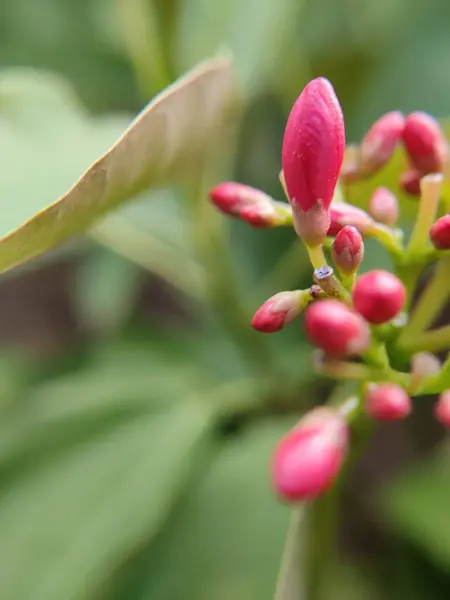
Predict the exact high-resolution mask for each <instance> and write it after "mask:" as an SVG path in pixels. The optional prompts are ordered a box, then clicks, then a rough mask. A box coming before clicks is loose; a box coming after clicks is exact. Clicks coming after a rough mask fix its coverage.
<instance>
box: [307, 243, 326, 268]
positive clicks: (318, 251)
mask: <svg viewBox="0 0 450 600" xmlns="http://www.w3.org/2000/svg"><path fill="white" fill-rule="evenodd" d="M306 249H307V250H308V255H309V260H310V261H311V264H312V266H313V267H314V269H319V268H320V267H325V266H326V265H327V259H326V258H325V254H324V253H323V248H322V246H306Z"/></svg>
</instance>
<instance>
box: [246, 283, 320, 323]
mask: <svg viewBox="0 0 450 600" xmlns="http://www.w3.org/2000/svg"><path fill="white" fill-rule="evenodd" d="M311 299H312V298H311V294H310V293H309V291H306V292H305V291H304V290H295V291H292V292H280V293H278V294H275V296H272V297H271V298H269V299H268V300H266V302H264V304H263V305H262V306H261V307H260V308H258V310H257V311H256V313H255V315H254V317H253V320H252V327H253V328H254V329H257V330H258V331H262V332H263V333H275V332H276V331H280V329H283V327H285V325H287V324H288V323H290V322H291V321H293V320H294V319H295V318H296V317H298V315H299V314H300V313H301V311H302V310H303V309H304V308H305V307H306V306H307V304H308V301H310V300H311Z"/></svg>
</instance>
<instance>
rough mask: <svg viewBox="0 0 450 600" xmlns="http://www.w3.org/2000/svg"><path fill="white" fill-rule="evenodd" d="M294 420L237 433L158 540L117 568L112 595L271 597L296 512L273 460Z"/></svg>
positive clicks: (196, 599)
mask: <svg viewBox="0 0 450 600" xmlns="http://www.w3.org/2000/svg"><path fill="white" fill-rule="evenodd" d="M291 424H292V419H290V420H286V419H285V420H281V421H265V422H261V423H258V424H254V425H251V426H249V427H248V428H247V429H246V430H244V431H242V432H241V433H239V434H238V436H237V437H235V436H231V437H230V439H229V441H228V442H226V444H225V445H224V446H223V448H222V449H221V450H220V451H219V454H218V456H217V459H216V460H215V461H214V463H213V464H212V465H211V467H210V469H209V471H208V473H206V474H205V476H204V478H203V479H202V481H200V482H199V483H198V485H197V486H196V488H194V489H191V490H190V492H189V493H188V494H187V495H186V497H185V498H184V501H183V503H182V504H180V506H179V508H178V511H177V512H176V514H175V515H174V517H173V519H172V520H171V521H170V523H169V524H168V526H167V528H166V529H165V530H164V533H162V534H161V536H160V537H159V539H158V541H157V543H155V544H154V545H153V546H152V547H150V548H149V549H148V550H147V551H146V552H144V553H142V555H141V556H138V557H136V558H135V559H134V560H133V561H131V563H130V564H129V565H126V566H125V567H124V569H123V570H122V572H119V575H118V577H117V579H116V580H114V585H113V587H112V591H111V595H110V596H108V598H111V599H113V598H114V600H119V599H120V600H122V599H123V600H125V599H126V600H131V599H133V600H134V599H136V600H137V599H142V600H144V599H145V600H147V599H148V600H150V598H151V599H152V600H174V599H175V598H183V600H191V599H192V600H219V599H220V600H225V599H229V598H233V600H248V599H249V598H258V599H259V600H265V599H267V600H269V599H270V600H271V599H272V598H273V592H274V589H275V582H276V575H277V569H278V564H279V560H280V556H281V552H282V548H283V538H284V536H285V532H286V529H287V525H288V519H289V512H290V511H289V509H287V508H286V507H284V506H282V505H281V504H279V503H278V502H277V500H276V499H275V498H274V496H273V494H272V493H271V490H270V485H269V481H268V472H267V464H268V460H269V455H270V452H271V451H272V448H273V446H274V444H275V443H276V441H277V440H278V438H279V437H280V436H281V435H282V434H283V433H284V432H285V431H286V429H287V428H288V427H289V426H290V425H291ZM174 569H175V572H176V576H174Z"/></svg>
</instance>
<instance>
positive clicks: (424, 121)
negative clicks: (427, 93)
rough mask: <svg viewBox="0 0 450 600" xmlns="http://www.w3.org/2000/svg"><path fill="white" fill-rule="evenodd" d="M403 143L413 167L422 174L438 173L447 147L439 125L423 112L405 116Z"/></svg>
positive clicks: (444, 159)
mask: <svg viewBox="0 0 450 600" xmlns="http://www.w3.org/2000/svg"><path fill="white" fill-rule="evenodd" d="M403 143H404V145H405V148H406V152H407V153H408V156H409V158H410V160H411V162H412V164H413V165H414V167H415V168H416V169H417V170H418V171H420V172H421V173H423V174H426V173H440V172H442V170H443V168H444V164H445V161H446V159H447V155H448V145H447V140H446V139H445V135H444V132H443V131H442V129H441V127H440V125H439V123H438V122H437V121H436V119H434V118H433V117H432V116H431V115H428V114H427V113H424V112H413V113H411V114H410V115H408V116H407V118H406V121H405V128H404V130H403Z"/></svg>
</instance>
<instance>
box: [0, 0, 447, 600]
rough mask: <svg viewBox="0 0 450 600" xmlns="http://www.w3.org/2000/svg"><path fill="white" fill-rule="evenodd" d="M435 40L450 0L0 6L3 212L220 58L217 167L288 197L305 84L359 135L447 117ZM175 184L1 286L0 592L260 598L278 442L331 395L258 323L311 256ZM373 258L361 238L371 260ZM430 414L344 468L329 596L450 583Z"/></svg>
mask: <svg viewBox="0 0 450 600" xmlns="http://www.w3.org/2000/svg"><path fill="white" fill-rule="evenodd" d="M449 31H450V3H448V1H447V0H433V1H431V2H430V0H380V1H379V2H377V3H374V2H364V1H363V0H334V1H332V0H314V1H312V0H309V1H308V0H303V1H302V0H276V1H275V0H227V1H225V0H16V1H15V2H11V1H8V0H1V1H0V63H1V64H0V66H1V68H2V71H1V73H0V85H2V84H3V85H4V88H3V92H2V94H0V156H1V158H2V160H1V170H0V192H1V201H2V217H1V218H2V219H3V222H4V225H5V227H6V228H7V226H8V223H17V222H20V220H22V219H23V218H25V216H27V215H28V214H29V213H30V210H31V212H33V211H34V210H37V209H38V208H42V199H43V198H46V199H47V201H48V202H50V201H52V200H54V199H55V198H56V197H57V196H58V195H59V194H61V193H62V192H64V191H65V190H66V189H67V188H68V187H69V186H70V185H71V184H72V183H73V182H74V181H75V179H76V178H77V177H78V176H79V175H80V174H81V173H82V172H83V170H84V169H85V168H87V167H88V166H89V164H90V163H91V162H92V161H93V160H94V159H96V158H97V157H98V156H99V155H100V154H101V153H102V152H104V151H106V150H107V148H108V147H109V146H110V145H111V144H112V143H113V142H114V141H115V140H116V139H117V138H118V137H119V136H120V135H121V134H122V132H123V131H124V129H125V128H126V126H127V125H128V123H129V122H130V120H131V118H132V117H133V116H134V115H135V114H136V113H137V112H138V111H139V110H140V109H141V108H142V107H143V106H144V105H145V104H146V103H147V102H148V101H149V100H150V99H151V98H152V97H153V96H154V95H155V94H156V93H158V92H159V91H160V90H161V89H163V88H164V87H165V86H167V85H168V84H169V83H171V82H172V81H173V80H175V79H176V78H177V77H178V76H179V75H181V74H182V73H184V72H185V71H186V70H187V69H189V68H191V67H193V66H194V65H195V64H196V63H198V62H199V61H201V60H203V59H205V58H208V57H211V56H214V55H215V54H216V53H217V52H219V51H231V52H232V55H233V58H234V62H235V69H236V74H237V79H238V82H239V89H240V97H241V105H242V111H241V113H240V115H239V117H238V116H236V128H235V129H236V130H235V131H234V132H233V134H232V135H230V139H229V140H228V139H226V140H222V139H218V140H217V141H216V145H217V147H216V148H215V149H216V150H217V149H219V154H220V159H221V160H220V164H219V165H218V166H216V167H215V170H214V173H211V174H210V175H209V179H208V181H209V182H210V183H216V182H217V181H219V180H220V178H232V179H236V180H239V181H241V182H244V183H248V184H251V185H255V186H257V187H260V188H261V189H264V190H265V191H267V192H269V193H271V194H273V195H274V196H275V197H280V196H281V189H280V186H279V183H278V177H277V176H278V172H279V170H280V163H281V160H280V149H281V139H282V135H283V127H284V123H285V120H286V117H287V114H288V112H289V109H290V107H291V105H292V103H293V102H294V100H295V99H296V97H297V95H298V94H299V93H300V91H301V89H302V87H303V86H304V85H305V83H306V82H307V81H308V80H309V79H310V78H312V77H315V76H318V75H324V76H326V77H328V78H329V79H330V80H331V81H332V83H333V84H334V86H335V88H336V91H337V93H338V95H339V97H340V99H341V101H342V105H343V109H344V113H345V117H346V125H347V136H348V140H349V141H357V140H359V139H360V138H361V136H362V135H363V133H364V132H365V131H366V130H367V129H368V127H369V126H370V124H371V122H372V121H373V120H374V119H376V118H377V117H378V116H379V115H380V114H382V113H383V112H385V111H387V110H391V109H401V110H404V111H409V110H413V109H422V110H427V111H429V112H432V113H433V114H435V115H436V116H439V117H444V116H448V115H449V114H450V78H449V77H448V73H449V72H450V35H449ZM8 85H10V86H13V87H14V89H15V94H16V96H15V97H16V98H19V101H15V102H14V103H13V105H11V103H9V102H8V93H7V91H8ZM37 89H38V90H40V91H39V93H38V94H37V93H36V90H37ZM17 90H18V91H17ZM222 145H223V148H222V147H221V146H222ZM204 192H206V189H205V190H204ZM192 195H195V194H191V196H192ZM197 195H198V194H197ZM187 196H188V195H187V194H186V191H185V190H180V189H179V188H175V187H173V188H172V187H167V188H164V189H158V190H152V191H150V192H148V193H145V194H143V195H141V196H140V197H139V198H137V199H136V200H135V202H133V203H132V204H130V205H128V206H127V207H126V208H124V209H121V210H119V211H117V212H116V213H114V214H112V215H111V216H108V217H107V218H105V219H104V220H103V221H102V222H100V223H99V224H98V225H97V227H96V228H94V229H93V230H92V231H91V232H89V234H88V235H86V236H85V237H83V238H82V239H77V240H75V241H74V242H71V243H69V244H66V245H65V246H64V247H62V248H60V249H58V250H57V251H54V252H52V253H49V254H48V255H46V256H44V257H43V258H40V259H38V260H35V261H33V262H32V263H30V264H28V265H26V266H24V267H21V268H19V269H16V270H15V271H13V272H11V273H8V274H7V275H5V276H3V278H2V280H1V281H0V343H1V349H2V350H1V360H0V417H1V419H0V597H1V598H4V599H5V600H94V599H95V600H100V599H101V600H106V599H108V600H109V599H111V600H191V599H192V600H225V599H229V598H233V600H250V599H254V598H258V599H259V600H266V599H267V600H270V599H271V598H273V593H274V589H275V582H276V578H277V572H278V569H279V564H280V560H281V554H282V549H283V544H284V538H285V535H286V530H287V524H288V520H289V510H288V508H286V507H284V506H281V505H280V504H279V503H278V502H277V501H276V500H275V498H274V496H273V494H272V491H271V489H270V485H269V478H268V474H267V471H268V467H267V465H268V461H269V457H270V453H271V450H272V448H273V446H274V444H275V443H276V441H277V439H278V438H279V437H280V436H281V435H282V434H283V432H284V431H286V429H287V428H288V427H289V426H290V425H291V424H292V423H294V422H295V420H296V419H297V418H298V416H299V415H300V414H301V412H302V411H303V410H304V409H305V407H307V406H310V405H312V404H314V403H317V402H320V401H322V400H323V399H324V398H325V396H326V394H327V393H328V391H329V384H328V383H327V382H324V381H321V380H320V381H319V380H317V379H315V378H314V377H313V375H312V373H311V368H310V364H309V347H308V346H307V344H306V342H305V341H304V339H303V336H302V333H301V328H300V327H299V326H298V324H297V325H293V326H292V327H291V328H289V329H288V330H287V331H284V332H282V333H280V334H277V335H275V336H263V335H261V334H257V333H255V332H253V331H251V329H250V326H249V320H250V317H251V314H252V311H254V310H256V308H257V307H258V306H259V305H260V304H261V303H262V302H263V301H264V300H265V299H266V298H267V297H268V296H270V295H272V294H274V293H276V292H277V291H280V290H282V289H289V288H293V287H295V286H304V285H308V284H309V280H310V272H309V267H308V264H307V262H306V260H305V256H304V254H303V252H302V250H301V249H300V248H299V247H298V246H297V245H295V237H294V234H293V232H291V231H289V230H283V231H278V230H276V231H272V232H265V231H263V232H262V231H254V230H250V229H249V228H247V227H246V226H244V225H243V224H241V223H235V222H229V221H226V220H225V219H222V218H221V217H220V216H219V215H217V214H216V213H215V212H214V211H213V210H212V209H211V207H209V206H208V203H207V200H206V193H205V194H200V196H201V197H196V198H192V197H190V198H189V197H187ZM362 201H364V199H362ZM411 205H412V203H411ZM386 264H388V262H387V257H385V256H384V255H383V254H382V253H381V252H380V251H379V249H378V248H377V247H372V246H371V245H368V248H367V254H366V259H365V262H364V268H365V269H369V268H371V267H373V266H375V265H380V266H382V265H386ZM268 337H269V339H268ZM430 415H431V403H430V402H426V400H424V401H421V404H420V405H417V407H416V411H415V414H414V416H413V417H412V418H411V419H410V420H409V421H408V423H406V424H400V425H392V426H389V427H384V428H382V429H380V431H378V432H376V434H375V436H374V439H373V443H372V444H371V447H370V448H369V449H368V451H367V453H366V455H365V456H364V457H363V458H362V459H361V461H360V462H359V463H358V465H356V467H355V468H354V469H353V471H352V473H351V476H350V478H349V481H348V484H347V485H346V489H345V493H344V497H343V507H342V531H341V542H340V545H341V552H340V560H339V561H337V562H336V569H335V572H334V571H333V573H332V575H331V576H330V591H329V596H328V597H329V598H330V600H334V599H336V600H340V599H342V600H344V599H345V600H352V599H353V598H355V599H358V600H366V599H367V600H376V599H381V600H384V599H386V600H390V599H401V600H416V599H417V600H419V599H420V600H422V599H428V598H433V599H437V600H439V599H440V598H442V599H444V598H448V597H449V594H450V578H449V574H450V516H449V513H448V500H449V498H450V469H449V468H448V466H449V463H448V458H447V456H448V446H447V445H446V440H444V439H443V436H442V433H441V432H440V431H439V428H438V427H436V426H435V425H434V424H433V422H432V419H431V416H430Z"/></svg>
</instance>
